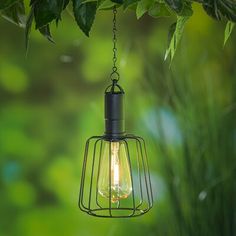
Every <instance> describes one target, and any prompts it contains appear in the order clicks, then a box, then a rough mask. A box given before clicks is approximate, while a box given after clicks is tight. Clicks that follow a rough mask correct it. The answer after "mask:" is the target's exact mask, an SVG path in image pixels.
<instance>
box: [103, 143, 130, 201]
mask: <svg viewBox="0 0 236 236" xmlns="http://www.w3.org/2000/svg"><path fill="white" fill-rule="evenodd" d="M98 192H99V194H100V195H101V196H102V197H105V198H108V199H109V198H111V202H112V203H116V202H118V201H119V200H120V199H124V198H127V197H128V196H129V195H130V193H131V192H132V183H131V175H130V166H129V161H128V155H127V151H126V147H125V144H124V143H123V142H108V141H105V142H104V147H103V148H102V153H101V160H100V170H99V176H98ZM110 195H111V196H110Z"/></svg>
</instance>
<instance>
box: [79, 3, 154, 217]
mask: <svg viewBox="0 0 236 236" xmlns="http://www.w3.org/2000/svg"><path fill="white" fill-rule="evenodd" d="M113 14H114V18H113V43H114V47H113V53H114V57H113V70H112V73H111V80H112V84H111V85H109V86H108V87H107V88H106V90H105V133H104V135H102V136H93V137H91V138H89V139H88V140H87V142H86V146H85V154H84V162H83V168H82V177H81V186H80V193H79V207H80V209H81V210H82V211H84V212H86V213H88V214H89V215H91V216H97V217H107V218H121V217H134V216H140V215H143V214H145V213H146V212H148V211H149V210H150V209H151V208H152V205H153V196H152V187H151V179H150V173H149V167H148V160H147V153H146V146H145V142H144V140H143V138H141V137H138V136H135V135H130V134H126V133H125V123H124V106H123V103H124V95H125V93H124V90H123V89H122V87H121V86H120V85H119V84H118V81H119V77H120V76H119V73H118V72H117V67H116V61H117V56H116V52H117V48H116V41H117V40H116V14H117V10H116V7H114V8H113Z"/></svg>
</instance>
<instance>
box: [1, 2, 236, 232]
mask: <svg viewBox="0 0 236 236" xmlns="http://www.w3.org/2000/svg"><path fill="white" fill-rule="evenodd" d="M63 18H64V20H63V22H61V23H60V26H59V28H56V27H53V28H54V29H53V34H54V39H55V41H56V44H55V45H53V44H50V43H48V42H47V41H46V40H45V39H44V38H43V37H42V36H41V35H39V33H37V32H32V34H31V41H30V49H29V52H28V57H27V58H26V57H25V49H24V32H23V30H22V29H20V28H18V27H17V26H15V25H13V24H10V23H8V22H7V21H5V20H4V19H1V20H0V32H1V37H0V176H1V177H0V236H53V235H57V236H64V235H67V236H86V235H88V236H91V235H101V236H126V235H136V236H138V235H145V236H154V235H156V236H159V235H160V236H164V235H166V236H175V235H177V236H178V235H179V236H195V235H196V236H204V235H214V236H217V235H222V236H223V235H224V236H228V235H232V236H233V235H236V181H235V178H236V93H235V91H236V80H235V78H236V66H235V61H236V45H235V40H236V37H235V34H233V35H232V37H231V38H230V40H229V42H228V44H227V45H226V47H225V48H224V49H223V48H222V45H223V35H224V25H225V24H224V23H219V22H216V21H213V20H212V19H210V18H209V17H208V16H206V14H205V13H204V12H203V11H202V9H201V8H200V7H196V6H195V14H194V16H193V17H192V18H191V20H190V21H189V22H188V24H187V26H186V29H185V33H184V36H183V39H182V41H181V45H180V47H179V49H178V51H177V55H176V57H175V58H174V61H173V63H172V66H171V68H170V66H169V63H168V62H164V60H163V58H164V54H165V49H166V47H167V32H168V27H169V25H170V24H171V23H172V22H174V19H165V18H163V19H153V18H151V17H148V16H145V17H143V18H141V19H140V20H139V21H137V20H136V18H135V14H134V12H131V11H130V12H129V11H128V12H126V13H125V14H123V13H122V14H121V11H119V14H118V29H119V31H118V32H119V35H118V38H119V69H120V74H121V84H122V85H123V87H124V89H125V90H126V121H127V124H126V126H127V130H128V131H129V132H130V133H135V134H139V135H141V136H143V137H144V138H145V139H146V142H147V145H148V154H149V162H150V169H151V177H152V182H153V190H154V200H155V205H154V208H153V209H152V210H151V211H150V213H149V214H147V215H145V216H143V217H140V218H134V219H97V218H93V217H90V216H88V215H86V214H84V213H81V212H80V211H79V209H78V207H77V200H78V192H79V184H80V175H81V165H82V159H83V151H84V144H85V141H86V139H87V138H88V137H90V136H92V135H100V134H102V133H103V92H104V88H105V86H107V85H108V83H109V73H110V71H111V65H112V31H111V28H112V20H111V19H112V14H111V12H110V11H102V12H99V13H98V14H97V18H96V21H95V24H94V26H93V30H92V32H91V36H90V38H86V37H84V36H83V35H82V33H81V32H80V30H79V29H78V28H77V27H76V24H75V22H74V20H73V19H72V18H71V16H70V15H69V14H67V13H65V15H64V16H63Z"/></svg>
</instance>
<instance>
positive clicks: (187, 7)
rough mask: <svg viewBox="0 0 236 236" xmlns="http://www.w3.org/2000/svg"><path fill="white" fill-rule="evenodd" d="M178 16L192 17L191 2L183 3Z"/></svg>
mask: <svg viewBox="0 0 236 236" xmlns="http://www.w3.org/2000/svg"><path fill="white" fill-rule="evenodd" d="M178 15H179V16H192V15H193V9H192V2H184V5H183V9H182V11H181V12H180V13H178Z"/></svg>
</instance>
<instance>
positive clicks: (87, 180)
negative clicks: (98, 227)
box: [78, 134, 153, 218]
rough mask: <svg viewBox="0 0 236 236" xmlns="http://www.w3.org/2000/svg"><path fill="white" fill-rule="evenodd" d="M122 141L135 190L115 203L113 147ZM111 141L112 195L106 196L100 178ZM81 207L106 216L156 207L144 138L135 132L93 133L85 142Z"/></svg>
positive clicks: (137, 213) (126, 215)
mask: <svg viewBox="0 0 236 236" xmlns="http://www.w3.org/2000/svg"><path fill="white" fill-rule="evenodd" d="M113 142H119V143H120V144H121V145H123V146H124V148H125V150H126V153H127V161H128V166H129V171H130V178H131V186H132V190H131V193H130V194H129V196H128V197H127V198H125V199H119V200H117V201H116V202H115V203H114V202H112V193H111V191H112V190H111V147H112V143H113ZM105 143H108V144H109V155H108V158H107V163H108V165H109V176H108V180H109V194H108V197H107V198H104V197H103V196H101V194H100V193H99V187H98V181H99V180H98V179H99V176H100V173H101V172H102V171H104V170H103V169H102V166H101V158H102V150H103V148H104V145H105ZM78 206H79V208H80V209H81V210H82V211H83V212H86V213H88V214H89V215H91V216H96V217H105V218H129V217H137V216H141V215H143V214H145V213H147V212H148V211H149V210H150V209H151V208H152V206H153V193H152V185H151V177H150V172H149V165H148V159H147V150H146V145H145V141H144V139H143V138H141V137H139V136H135V135H131V134H129V135H124V136H122V137H119V138H115V139H107V136H106V135H104V136H92V137H91V138H89V139H88V140H87V142H86V146H85V153H84V161H83V167H82V176H81V183H80V192H79V201H78Z"/></svg>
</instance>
